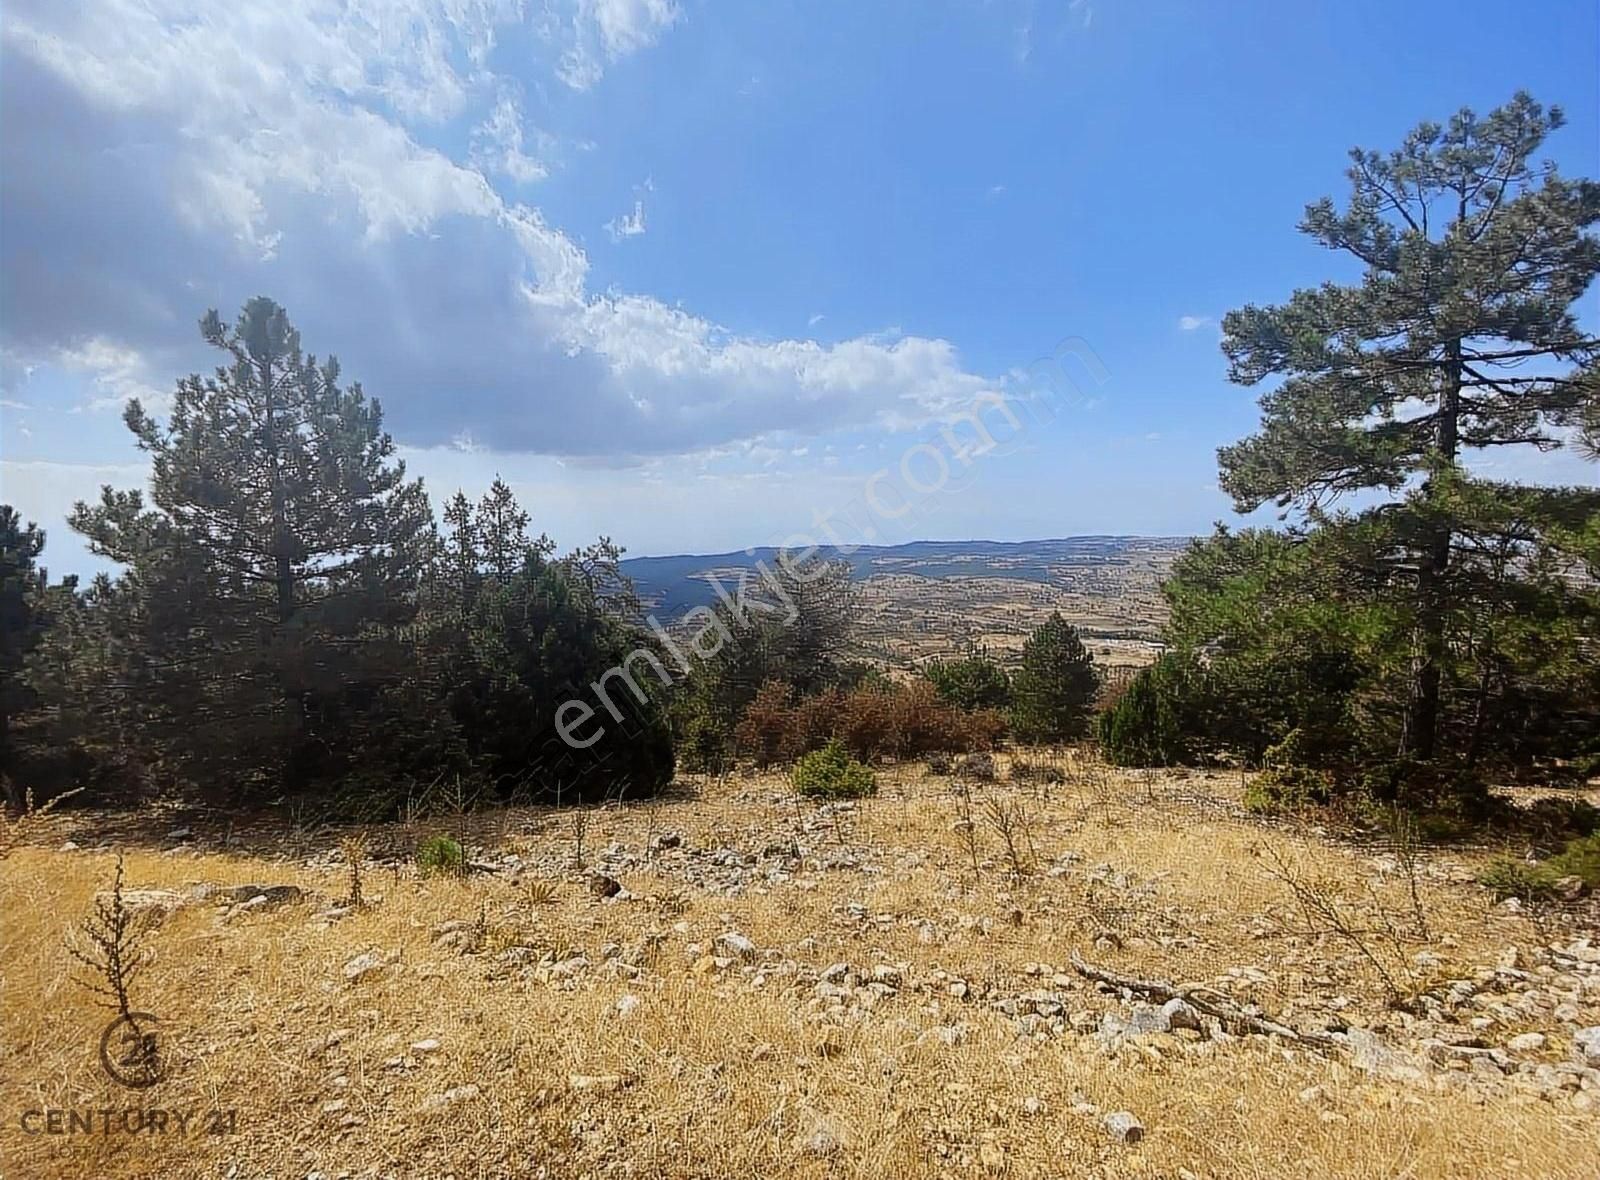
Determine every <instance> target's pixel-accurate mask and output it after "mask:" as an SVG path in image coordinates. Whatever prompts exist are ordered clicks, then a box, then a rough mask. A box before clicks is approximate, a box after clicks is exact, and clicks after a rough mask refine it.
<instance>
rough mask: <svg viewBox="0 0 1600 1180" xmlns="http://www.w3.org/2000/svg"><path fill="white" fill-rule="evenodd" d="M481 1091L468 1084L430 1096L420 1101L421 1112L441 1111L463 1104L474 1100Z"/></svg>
mask: <svg viewBox="0 0 1600 1180" xmlns="http://www.w3.org/2000/svg"><path fill="white" fill-rule="evenodd" d="M481 1093H482V1091H481V1090H479V1089H478V1087H477V1086H476V1085H474V1084H473V1083H471V1082H468V1083H467V1084H466V1085H464V1086H453V1087H452V1088H450V1089H448V1090H446V1091H445V1092H444V1093H443V1094H432V1095H430V1096H428V1097H427V1098H424V1099H423V1100H422V1106H421V1109H422V1110H443V1109H444V1108H445V1107H447V1106H453V1105H455V1104H456V1103H457V1102H464V1101H466V1100H467V1099H469V1098H476V1097H477V1096H478V1095H479V1094H481Z"/></svg>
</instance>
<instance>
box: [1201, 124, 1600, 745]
mask: <svg viewBox="0 0 1600 1180" xmlns="http://www.w3.org/2000/svg"><path fill="white" fill-rule="evenodd" d="M1562 122H1563V118H1562V115H1561V113H1560V111H1559V110H1557V109H1555V108H1551V109H1548V110H1546V109H1545V108H1543V107H1541V106H1540V105H1539V104H1538V103H1536V102H1534V101H1533V100H1532V99H1531V98H1529V97H1528V96H1527V95H1526V94H1518V95H1516V96H1515V97H1514V98H1513V99H1512V100H1511V101H1510V102H1509V103H1507V104H1506V105H1505V106H1503V107H1500V108H1498V109H1496V110H1494V111H1492V112H1491V113H1490V114H1489V115H1487V116H1486V117H1484V118H1479V117H1478V116H1476V115H1475V114H1473V112H1471V111H1470V110H1463V111H1461V112H1460V113H1458V114H1457V115H1456V116H1455V117H1453V118H1452V119H1451V120H1450V121H1449V123H1448V124H1446V125H1443V126H1441V125H1439V124H1435V123H1425V124H1422V125H1421V126H1419V127H1417V128H1416V129H1415V130H1414V131H1412V132H1411V133H1410V134H1409V135H1408V136H1407V137H1406V139H1405V141H1404V143H1403V144H1402V145H1401V146H1400V148H1399V149H1398V150H1396V151H1393V152H1390V153H1388V154H1382V153H1378V152H1371V151H1363V150H1360V149H1357V150H1356V151H1353V152H1352V153H1351V167H1350V169H1349V173H1348V175H1349V178H1350V182H1351V190H1350V197H1349V200H1348V202H1347V204H1346V205H1345V207H1344V208H1343V209H1342V210H1341V209H1339V208H1337V207H1336V206H1335V204H1334V203H1333V201H1332V200H1330V199H1326V198H1325V199H1323V200H1321V201H1318V202H1317V203H1315V204H1313V205H1310V206H1309V207H1308V208H1307V210H1306V214H1305V219H1304V221H1303V222H1302V223H1301V229H1302V231H1303V232H1305V233H1306V234H1308V235H1310V236H1311V237H1312V238H1313V239H1314V240H1315V241H1317V242H1319V243H1321V244H1322V245H1324V246H1326V247H1327V248H1328V249H1330V250H1334V251H1337V252H1339V253H1342V254H1344V255H1347V256H1348V257H1350V258H1351V259H1352V260H1354V261H1355V262H1356V263H1357V264H1358V265H1359V266H1360V267H1361V268H1362V276H1361V280H1360V281H1359V282H1357V283H1351V284H1344V285H1341V284H1336V283H1331V282H1330V283H1325V284H1323V285H1322V286H1320V287H1316V288H1312V289H1306V290H1300V291H1296V292H1295V293H1294V295H1293V296H1292V297H1291V298H1290V300H1289V301H1288V302H1287V303H1285V304H1282V305H1279V306H1273V307H1255V306H1247V307H1245V308H1243V309H1241V310H1238V311H1234V312H1231V313H1230V314H1229V315H1228V316H1227V317H1226V318H1225V319H1224V321H1223V331H1224V336H1225V339H1224V344H1223V347H1224V350H1225V351H1226V353H1227V355H1228V357H1229V359H1230V361H1231V371H1230V375H1231V377H1232V378H1233V380H1235V381H1237V382H1240V383H1242V384H1245V385H1255V384H1257V383H1259V382H1262V381H1265V380H1268V379H1280V380H1279V382H1278V384H1276V385H1275V386H1274V387H1273V388H1272V389H1270V390H1269V391H1268V392H1267V393H1266V394H1264V395H1263V397H1262V398H1261V407H1262V411H1263V419H1262V425H1261V429H1260V431H1259V432H1258V433H1257V434H1255V435H1254V436H1252V437H1250V438H1248V439H1245V440H1244V441H1242V442H1240V443H1238V444H1236V445H1234V446H1229V447H1224V448H1222V450H1221V451H1220V452H1219V460H1220V464H1221V469H1222V484H1223V487H1224V488H1225V489H1226V490H1227V491H1228V492H1229V493H1230V494H1231V495H1232V496H1233V498H1234V500H1235V503H1236V506H1237V507H1238V508H1239V510H1240V511H1250V510H1253V509H1255V508H1256V507H1258V506H1260V505H1261V504H1263V503H1265V502H1268V501H1273V502H1275V503H1277V504H1278V505H1279V506H1280V507H1284V508H1287V507H1290V506H1295V507H1299V508H1302V509H1306V510H1308V512H1309V514H1310V516H1311V517H1312V519H1313V520H1320V519H1322V515H1321V513H1322V509H1324V508H1325V506H1326V505H1327V504H1328V503H1329V502H1330V501H1331V500H1333V499H1335V498H1337V497H1339V496H1340V495H1342V494H1344V493H1349V492H1377V493H1380V494H1384V493H1386V494H1387V495H1388V497H1389V501H1388V502H1387V503H1386V504H1385V505H1384V506H1383V507H1382V508H1380V509H1377V510H1375V511H1373V512H1371V513H1368V514H1366V516H1365V517H1364V518H1363V520H1362V525H1363V527H1367V526H1377V527H1378V529H1379V531H1380V532H1381V540H1379V541H1376V542H1373V543H1367V544H1365V550H1366V552H1367V554H1368V556H1369V557H1370V559H1371V561H1372V562H1373V563H1374V564H1375V567H1376V568H1375V569H1374V570H1373V571H1369V572H1370V573H1371V574H1372V575H1373V576H1376V577H1377V578H1379V579H1380V580H1381V581H1382V582H1383V584H1384V585H1385V586H1386V587H1387V590H1386V593H1388V594H1389V595H1390V596H1391V597H1397V598H1398V600H1399V601H1400V603H1401V605H1403V607H1404V609H1405V611H1406V612H1407V615H1408V618H1409V624H1408V625H1409V633H1410V638H1409V642H1408V647H1409V658H1408V663H1409V669H1408V672H1407V676H1406V689H1405V692H1404V700H1403V703H1402V704H1401V707H1400V708H1401V719H1400V725H1399V738H1398V747H1399V753H1401V754H1402V755H1405V756H1407V757H1411V758H1417V759H1423V760H1427V759H1432V758H1434V757H1435V756H1436V755H1437V754H1439V753H1440V752H1441V749H1442V743H1441V731H1442V720H1443V718H1442V714H1443V711H1444V709H1445V708H1446V707H1447V706H1448V701H1447V699H1446V698H1447V693H1448V692H1449V690H1450V689H1451V688H1452V685H1451V683H1450V680H1451V679H1452V678H1453V676H1452V673H1451V668H1452V665H1453V663H1455V662H1456V660H1455V658H1454V654H1453V652H1452V645H1453V644H1455V645H1456V646H1457V647H1460V646H1462V645H1464V644H1466V643H1467V642H1468V641H1469V640H1468V638H1467V637H1466V633H1465V631H1464V628H1463V626H1458V623H1459V622H1460V620H1459V613H1458V611H1459V608H1460V607H1461V606H1462V599H1463V597H1464V596H1470V595H1471V594H1472V593H1473V586H1474V584H1475V583H1477V582H1479V581H1481V577H1480V575H1479V573H1478V571H1477V569H1476V567H1477V565H1478V564H1479V562H1480V556H1481V550H1482V545H1481V540H1482V537H1481V534H1482V532H1483V529H1484V522H1485V521H1486V520H1489V519H1493V518H1498V517H1501V516H1503V515H1505V514H1503V513H1499V512H1497V511H1494V510H1490V509H1488V508H1487V506H1488V505H1489V504H1492V503H1493V502H1495V501H1505V500H1507V499H1508V498H1511V497H1517V498H1518V502H1519V506H1520V507H1521V508H1522V509H1523V510H1524V512H1523V515H1524V516H1525V517H1526V518H1528V519H1529V520H1531V521H1532V523H1533V527H1534V528H1535V530H1536V531H1547V530H1546V526H1549V527H1560V528H1566V527H1569V526H1570V524H1571V521H1572V519H1573V518H1574V516H1577V517H1579V518H1582V517H1584V516H1589V515H1592V513H1593V511H1594V503H1593V499H1594V498H1593V495H1592V492H1586V491H1584V490H1580V489H1548V490H1545V491H1544V492H1543V493H1542V494H1539V495H1530V494H1529V493H1528V492H1527V490H1526V489H1516V488H1511V487H1508V486H1504V485H1495V484H1490V483H1488V482H1486V481H1481V480H1478V479H1474V478H1473V477H1472V476H1471V475H1470V473H1469V472H1468V470H1467V467H1466V460H1467V459H1468V456H1469V455H1471V454H1472V453H1474V452H1482V451H1499V450H1501V449H1503V448H1516V447H1531V448H1536V449H1538V450H1550V449H1552V448H1555V447H1557V446H1560V445H1562V443H1563V442H1564V440H1565V438H1566V437H1567V430H1568V428H1577V429H1579V430H1581V429H1582V428H1583V427H1585V426H1588V427H1590V428H1591V429H1593V426H1594V423H1595V422H1596V421H1597V418H1596V408H1595V398H1596V386H1595V384H1594V381H1593V378H1592V376H1589V377H1587V378H1586V377H1585V372H1584V371H1585V369H1586V368H1587V369H1588V371H1589V372H1590V373H1591V374H1592V373H1593V371H1594V369H1593V366H1594V365H1595V364H1596V361H1597V358H1600V341H1597V340H1595V339H1594V338H1592V337H1591V336H1590V335H1589V334H1587V333H1586V332H1585V331H1584V330H1583V329H1582V327H1581V325H1580V324H1579V323H1578V321H1577V318H1576V317H1575V315H1574V314H1573V307H1574V305H1575V303H1576V301H1577V300H1578V299H1579V297H1580V296H1581V295H1582V294H1583V293H1584V292H1585V291H1586V290H1587V289H1588V287H1589V285H1590V283H1591V281H1592V280H1593V279H1594V277H1595V275H1596V273H1597V272H1600V242H1597V241H1596V239H1595V237H1594V235H1593V234H1592V233H1591V232H1590V230H1591V228H1592V227H1593V226H1594V225H1595V223H1596V222H1597V221H1600V185H1596V184H1595V183H1593V182H1591V181H1588V180H1577V181H1572V180H1566V179H1563V178H1562V177H1561V176H1559V175H1558V174H1557V172H1556V169H1555V166H1554V165H1553V164H1549V163H1543V162H1540V161H1538V160H1536V158H1535V157H1536V154H1537V153H1538V151H1539V149H1540V147H1541V145H1542V144H1543V143H1544V140H1545V138H1546V136H1547V135H1548V134H1549V133H1550V132H1552V131H1554V130H1556V129H1557V128H1559V127H1560V126H1561V125H1562ZM1474 516H1475V517H1476V518H1477V519H1474ZM1562 522H1565V523H1562ZM1368 539H1369V541H1370V537H1369V538H1368ZM1463 691H1464V692H1465V691H1469V690H1467V689H1466V688H1465V687H1463Z"/></svg>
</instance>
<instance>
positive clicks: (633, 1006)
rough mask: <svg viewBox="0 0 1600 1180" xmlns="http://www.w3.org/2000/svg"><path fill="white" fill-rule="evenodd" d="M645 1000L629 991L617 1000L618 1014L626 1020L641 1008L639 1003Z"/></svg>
mask: <svg viewBox="0 0 1600 1180" xmlns="http://www.w3.org/2000/svg"><path fill="white" fill-rule="evenodd" d="M643 1002H644V1001H643V1000H641V999H639V997H638V996H636V995H634V994H633V993H631V992H629V993H628V994H627V995H624V996H622V997H621V998H619V999H618V1000H617V1015H618V1016H620V1017H622V1019H624V1020H626V1019H627V1018H628V1017H630V1016H632V1015H633V1014H634V1013H635V1012H637V1011H638V1010H639V1005H640V1004H642V1003H643Z"/></svg>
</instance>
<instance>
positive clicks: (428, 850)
mask: <svg viewBox="0 0 1600 1180" xmlns="http://www.w3.org/2000/svg"><path fill="white" fill-rule="evenodd" d="M466 867H467V856H466V853H465V852H464V851H463V850H462V847H461V842H460V841H459V840H452V839H451V838H450V837H449V836H429V837H428V838H427V839H426V840H424V841H423V842H422V843H421V844H419V845H417V872H418V873H419V874H420V875H421V876H424V877H435V876H441V875H452V876H460V875H461V874H462V873H463V872H464V871H465V870H466Z"/></svg>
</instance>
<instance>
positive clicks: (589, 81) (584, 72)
mask: <svg viewBox="0 0 1600 1180" xmlns="http://www.w3.org/2000/svg"><path fill="white" fill-rule="evenodd" d="M679 15H680V14H679V11H678V7H677V5H676V4H673V3H672V2H671V0H578V3H577V11H576V12H575V13H573V15H572V17H571V18H570V20H569V21H568V22H565V24H566V31H567V34H568V36H569V38H570V45H569V46H568V48H567V50H566V52H565V53H563V54H562V55H561V62H560V64H559V65H558V66H557V68H556V75H557V76H558V77H559V78H560V79H561V80H562V81H563V82H565V83H566V84H567V85H568V86H571V87H572V88H573V89H574V90H587V89H589V87H591V86H593V85H594V84H595V83H596V82H598V81H599V80H600V78H601V76H602V75H603V74H604V73H605V68H606V66H608V65H610V64H612V63H614V62H617V61H620V60H621V59H622V58H624V57H627V56H628V55H629V54H633V53H637V52H639V51H640V50H641V49H648V48H649V47H650V46H651V45H654V44H655V43H656V40H657V39H658V38H659V37H660V36H661V34H662V33H664V32H666V31H667V30H668V29H670V28H671V27H672V26H673V25H674V24H676V23H677V20H678V17H679Z"/></svg>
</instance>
